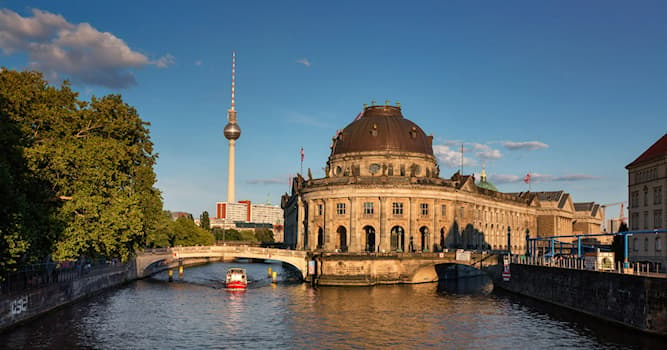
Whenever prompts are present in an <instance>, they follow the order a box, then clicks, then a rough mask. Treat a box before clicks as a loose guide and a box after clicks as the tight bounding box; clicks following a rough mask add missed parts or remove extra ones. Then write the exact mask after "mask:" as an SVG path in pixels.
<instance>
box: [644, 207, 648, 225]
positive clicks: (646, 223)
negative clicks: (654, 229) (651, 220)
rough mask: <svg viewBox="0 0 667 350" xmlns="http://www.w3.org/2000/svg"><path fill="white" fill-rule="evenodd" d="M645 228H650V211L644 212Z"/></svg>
mask: <svg viewBox="0 0 667 350" xmlns="http://www.w3.org/2000/svg"><path fill="white" fill-rule="evenodd" d="M644 228H648V212H647V211H645V212H644Z"/></svg>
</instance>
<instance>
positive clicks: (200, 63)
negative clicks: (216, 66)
mask: <svg viewBox="0 0 667 350" xmlns="http://www.w3.org/2000/svg"><path fill="white" fill-rule="evenodd" d="M202 64H204V61H202V60H196V61H195V66H201V65H202Z"/></svg>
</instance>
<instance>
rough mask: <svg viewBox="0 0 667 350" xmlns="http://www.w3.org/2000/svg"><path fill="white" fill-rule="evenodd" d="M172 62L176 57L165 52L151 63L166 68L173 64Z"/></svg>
mask: <svg viewBox="0 0 667 350" xmlns="http://www.w3.org/2000/svg"><path fill="white" fill-rule="evenodd" d="M174 62H176V58H175V57H174V56H172V55H171V54H166V55H164V56H162V57H160V58H158V59H157V60H155V61H154V62H151V63H153V64H154V65H155V66H156V67H158V68H167V67H169V66H170V65H172V64H174Z"/></svg>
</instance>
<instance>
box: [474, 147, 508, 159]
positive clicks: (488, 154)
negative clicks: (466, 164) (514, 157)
mask: <svg viewBox="0 0 667 350" xmlns="http://www.w3.org/2000/svg"><path fill="white" fill-rule="evenodd" d="M475 156H476V157H477V158H479V159H482V160H496V159H500V158H502V156H503V154H502V153H500V151H499V150H497V149H490V150H487V151H482V152H477V153H475Z"/></svg>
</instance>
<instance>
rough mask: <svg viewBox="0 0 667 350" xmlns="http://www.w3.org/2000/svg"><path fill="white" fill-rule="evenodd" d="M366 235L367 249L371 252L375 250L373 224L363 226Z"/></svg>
mask: <svg viewBox="0 0 667 350" xmlns="http://www.w3.org/2000/svg"><path fill="white" fill-rule="evenodd" d="M363 230H364V233H365V235H364V236H365V237H366V249H365V251H367V252H369V253H374V252H375V228H374V227H373V226H370V225H369V226H364V228H363Z"/></svg>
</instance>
